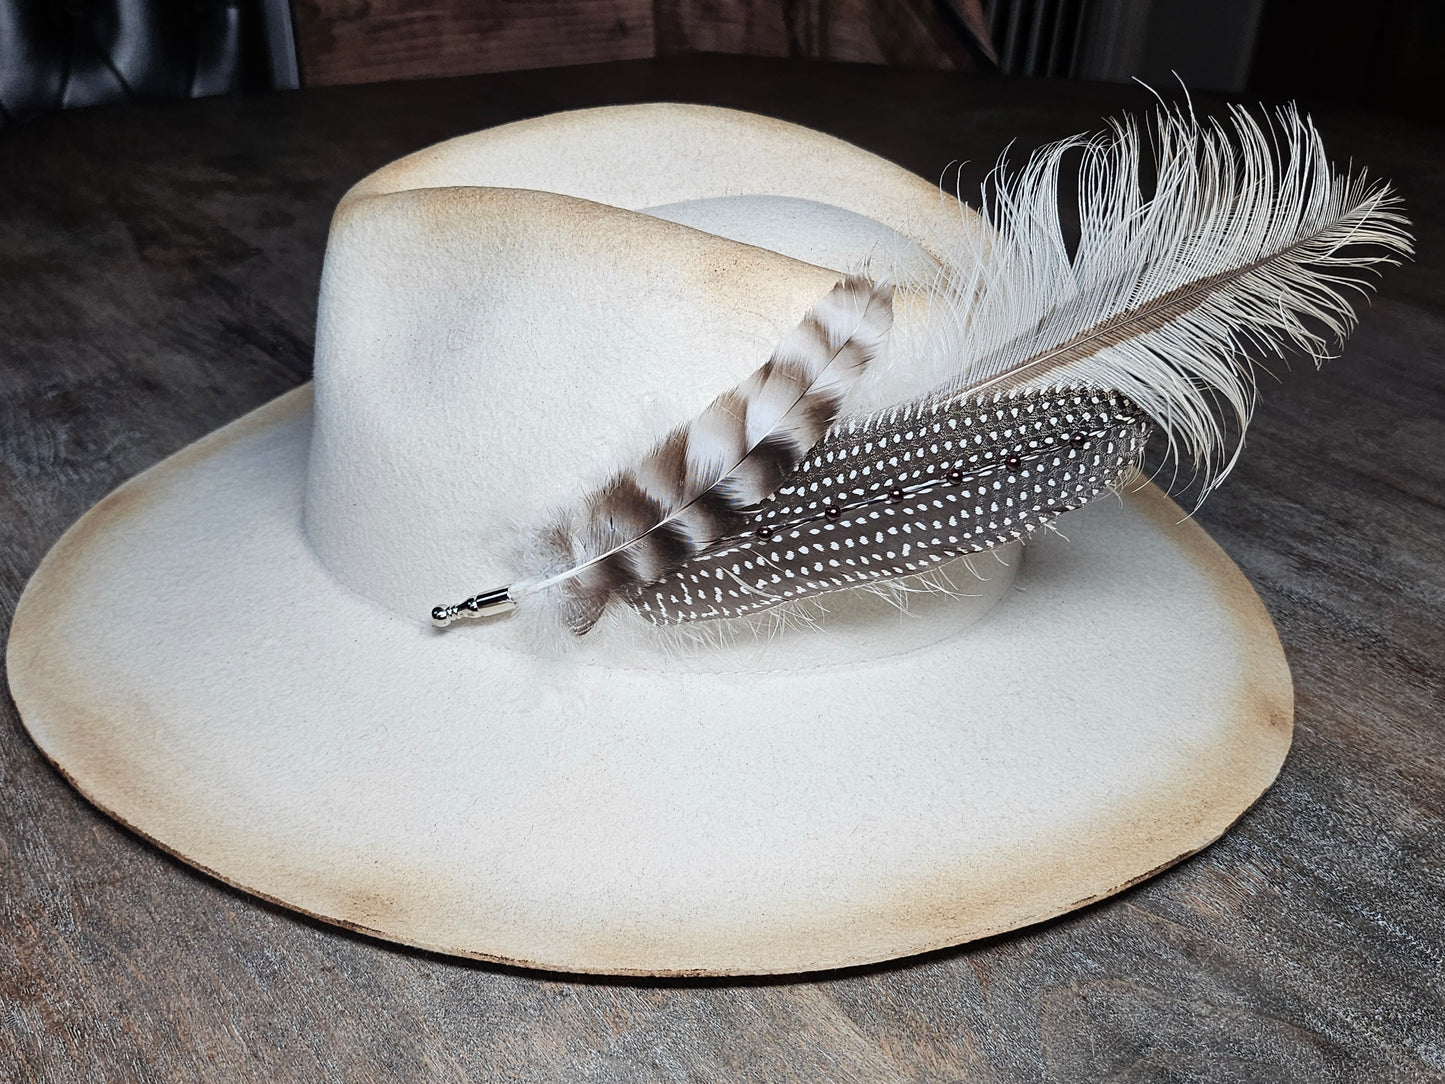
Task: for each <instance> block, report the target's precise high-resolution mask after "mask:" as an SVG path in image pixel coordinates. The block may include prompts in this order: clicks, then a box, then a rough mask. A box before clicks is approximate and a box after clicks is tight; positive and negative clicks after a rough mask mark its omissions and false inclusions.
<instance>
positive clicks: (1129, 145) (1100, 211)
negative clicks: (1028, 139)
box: [924, 107, 1412, 491]
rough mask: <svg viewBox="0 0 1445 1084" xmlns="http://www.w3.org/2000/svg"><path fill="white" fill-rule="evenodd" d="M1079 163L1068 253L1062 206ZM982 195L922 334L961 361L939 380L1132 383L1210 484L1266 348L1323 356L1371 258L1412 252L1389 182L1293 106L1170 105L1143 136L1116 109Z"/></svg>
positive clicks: (1238, 434)
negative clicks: (1355, 162) (1361, 169)
mask: <svg viewBox="0 0 1445 1084" xmlns="http://www.w3.org/2000/svg"><path fill="white" fill-rule="evenodd" d="M1146 142H1147V143H1148V144H1152V153H1148V151H1146ZM1071 163H1073V164H1072V165H1071ZM1151 164H1152V167H1153V174H1154V178H1155V179H1154V188H1153V192H1152V194H1146V176H1147V173H1148V171H1149V167H1150V165H1151ZM1070 169H1073V170H1076V171H1077V181H1078V214H1079V227H1080V229H1079V238H1078V245H1077V249H1076V251H1075V252H1074V253H1073V254H1072V255H1071V254H1070V252H1069V249H1068V245H1067V243H1066V240H1065V231H1064V228H1063V225H1062V216H1061V209H1060V190H1061V187H1066V186H1063V185H1061V181H1062V180H1063V179H1064V175H1065V173H1066V171H1067V170H1070ZM982 213H983V216H984V218H985V220H986V222H987V223H988V225H989V226H990V227H991V229H988V230H984V231H981V232H979V233H977V234H972V235H971V234H963V235H961V236H962V237H963V238H964V239H963V241H962V242H960V245H961V247H959V248H956V249H955V250H954V251H953V252H952V253H950V259H949V260H948V261H947V267H946V270H945V271H944V273H943V274H942V275H941V276H940V279H939V280H938V281H937V282H935V283H932V284H930V286H931V289H932V290H933V292H934V293H935V304H934V310H933V320H932V322H933V325H934V327H933V329H932V334H931V335H930V336H928V337H927V339H926V340H925V346H924V348H925V349H927V350H929V351H935V352H942V353H943V354H944V355H945V356H951V357H957V358H959V359H961V360H962V362H963V364H962V366H961V368H960V370H959V372H958V374H957V375H956V376H955V377H954V378H953V379H952V380H951V381H949V382H948V383H947V384H946V385H945V386H944V387H943V388H942V389H941V390H940V391H939V392H938V394H940V395H950V394H953V393H955V392H957V391H960V390H968V391H973V392H984V391H997V390H1005V389H1008V388H1013V387H1021V386H1029V387H1046V386H1051V385H1058V384H1065V383H1066V384H1085V385H1089V386H1092V387H1098V388H1109V389H1113V390H1116V391H1119V392H1121V393H1123V394H1124V395H1126V396H1127V397H1128V398H1129V399H1131V400H1132V401H1133V402H1135V403H1137V404H1138V405H1139V406H1140V407H1141V408H1142V409H1143V410H1144V411H1145V412H1146V413H1147V414H1148V415H1149V416H1150V417H1151V418H1152V419H1153V420H1154V422H1155V423H1156V424H1157V425H1158V426H1159V428H1160V430H1161V431H1162V432H1163V434H1164V436H1165V439H1166V441H1167V442H1168V447H1169V450H1170V452H1171V453H1172V454H1173V455H1175V456H1176V457H1179V458H1182V459H1185V460H1187V461H1189V462H1191V463H1192V464H1193V465H1194V466H1195V467H1196V468H1198V469H1199V470H1201V471H1202V472H1203V475H1204V482H1205V489H1206V491H1207V490H1208V488H1210V487H1212V486H1213V485H1215V484H1217V483H1218V482H1219V480H1220V479H1222V478H1223V477H1224V475H1225V474H1227V473H1228V471H1229V469H1230V468H1231V467H1232V466H1233V464H1234V462H1235V460H1236V458H1237V456H1238V453H1239V448H1240V446H1241V445H1242V442H1243V436H1244V430H1245V428H1246V426H1247V425H1248V423H1249V419H1250V416H1251V414H1252V412H1253V408H1254V402H1255V396H1256V387H1255V368H1254V367H1255V365H1256V364H1257V363H1258V362H1259V361H1260V360H1262V359H1267V358H1270V357H1275V358H1280V357H1284V356H1286V354H1287V353H1288V352H1290V351H1292V350H1300V351H1303V352H1304V353H1306V354H1307V355H1309V356H1310V357H1311V358H1312V359H1313V360H1314V362H1315V363H1316V364H1317V365H1318V364H1319V363H1320V362H1321V361H1322V360H1323V359H1324V358H1325V357H1327V356H1328V355H1329V353H1330V352H1331V351H1333V350H1335V349H1337V347H1338V346H1339V344H1340V343H1342V342H1343V340H1344V338H1345V336H1346V335H1348V333H1349V331H1350V330H1351V328H1352V327H1353V326H1354V323H1355V319H1356V317H1355V311H1354V308H1353V307H1352V304H1351V302H1352V301H1353V300H1356V299H1357V298H1358V297H1359V296H1361V295H1364V294H1365V293H1367V290H1368V287H1369V285H1370V284H1371V280H1372V275H1373V273H1374V272H1375V271H1376V270H1377V269H1378V268H1379V267H1380V266H1381V265H1383V264H1395V263H1398V262H1399V260H1400V258H1401V257H1402V256H1405V255H1408V254H1409V253H1410V252H1411V251H1412V242H1411V238H1410V235H1409V233H1408V225H1409V223H1408V220H1407V219H1406V218H1405V216H1404V214H1403V213H1402V211H1401V205H1400V201H1399V200H1398V199H1397V198H1396V196H1395V195H1394V192H1393V190H1392V189H1391V188H1390V186H1389V185H1388V184H1385V183H1383V182H1378V181H1371V180H1370V179H1368V178H1367V177H1366V175H1365V174H1363V173H1360V174H1358V175H1356V176H1353V177H1351V176H1349V175H1344V174H1339V173H1336V172H1335V171H1334V170H1333V169H1332V168H1331V166H1330V163H1329V161H1328V159H1327V158H1326V157H1325V153H1324V148H1323V146H1322V144H1321V142H1320V136H1319V133H1318V132H1317V131H1316V130H1315V128H1314V126H1313V125H1312V124H1311V123H1310V121H1309V120H1308V119H1307V118H1305V117H1302V116H1301V115H1300V114H1299V112H1298V111H1297V110H1296V109H1294V108H1292V107H1291V108H1285V109H1281V110H1280V111H1279V112H1278V113H1276V114H1275V117H1274V120H1273V123H1272V124H1270V125H1269V126H1268V127H1262V126H1261V125H1260V124H1259V123H1258V122H1257V121H1255V120H1254V118H1253V117H1251V116H1250V115H1249V114H1248V113H1246V112H1245V111H1244V110H1242V109H1238V108H1233V109H1232V110H1231V112H1230V115H1229V118H1228V120H1227V121H1214V120H1211V121H1208V122H1206V123H1201V122H1200V121H1199V120H1197V119H1196V118H1195V117H1194V115H1193V114H1192V113H1190V112H1187V111H1183V110H1179V109H1172V108H1168V107H1163V108H1161V109H1160V111H1159V114H1158V117H1157V119H1156V122H1155V124H1154V125H1153V128H1152V130H1151V131H1149V132H1148V133H1147V139H1146V134H1145V133H1144V132H1141V130H1140V128H1139V126H1138V125H1137V124H1135V123H1134V122H1133V121H1131V120H1118V121H1113V122H1111V124H1110V127H1109V130H1108V131H1107V132H1105V133H1103V134H1100V135H1093V136H1089V135H1080V136H1076V137H1074V138H1071V139H1066V140H1063V141H1061V142H1059V143H1055V144H1053V145H1051V146H1048V147H1044V148H1043V149H1041V150H1039V151H1037V152H1036V153H1035V154H1034V155H1033V156H1032V157H1031V158H1030V159H1029V161H1028V162H1027V164H1025V165H1024V167H1023V168H1022V170H1020V171H1019V172H1017V173H1011V172H1010V171H1009V169H1008V166H1007V163H1006V162H1001V163H1000V164H999V166H998V168H997V169H996V170H995V171H994V174H993V176H992V178H991V183H990V184H989V185H988V186H987V187H986V197H985V200H984V205H983V208H982ZM1231 431H1232V432H1233V437H1231ZM1231 441H1233V448H1231V447H1230V445H1231Z"/></svg>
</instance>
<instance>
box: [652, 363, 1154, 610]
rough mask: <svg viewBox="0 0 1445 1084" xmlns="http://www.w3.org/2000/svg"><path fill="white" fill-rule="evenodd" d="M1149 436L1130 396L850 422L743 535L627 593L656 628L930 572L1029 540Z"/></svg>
mask: <svg viewBox="0 0 1445 1084" xmlns="http://www.w3.org/2000/svg"><path fill="white" fill-rule="evenodd" d="M1148 435H1149V422H1148V419H1147V417H1146V416H1145V415H1144V413H1143V412H1142V411H1141V410H1139V408H1138V407H1136V406H1135V405H1134V404H1133V403H1132V402H1131V401H1129V400H1128V399H1126V398H1125V397H1124V396H1122V395H1119V394H1117V393H1112V392H1104V391H1095V390H1092V389H1086V388H1051V389H1045V390H1029V391H1023V390H1020V391H1013V392H1006V393H1002V394H999V395H988V396H985V397H983V398H977V397H971V396H966V395H960V396H958V397H955V398H952V399H943V400H938V401H931V402H930V401H926V400H925V401H917V402H914V403H910V404H906V405H903V406H899V407H894V408H891V409H888V410H883V411H879V412H877V413H874V414H871V415H866V416H863V417H857V418H852V419H847V420H845V421H843V422H840V423H839V424H838V425H836V426H834V427H833V428H832V429H830V430H829V432H828V434H827V435H826V436H825V437H824V438H823V439H822V440H821V441H820V442H819V443H818V444H817V445H816V446H815V447H814V448H813V449H812V450H811V451H810V452H809V453H808V455H807V457H806V458H805V459H804V460H803V462H802V463H801V464H800V465H799V467H798V469H797V470H796V471H795V472H794V473H793V474H792V475H791V476H789V477H788V478H787V479H786V480H785V481H784V483H783V485H782V486H781V487H779V489H778V490H777V492H776V493H775V494H774V495H773V496H771V497H770V498H768V499H767V500H765V501H763V502H761V503H760V504H759V505H758V506H757V508H756V511H755V512H754V514H753V515H752V517H751V518H750V519H749V520H748V522H747V524H746V527H745V529H744V530H743V531H741V532H739V533H736V534H734V535H733V536H731V537H728V538H725V539H722V540H721V541H719V542H718V543H716V544H714V545H713V546H711V547H709V548H708V549H706V550H704V551H702V552H701V553H698V554H696V555H694V556H693V557H692V558H691V559H689V560H687V561H685V562H683V563H682V564H680V565H679V566H678V567H676V568H675V569H673V570H672V571H671V572H669V573H668V574H667V575H665V576H663V577H662V578H660V579H658V580H656V581H654V582H653V583H651V584H649V585H647V586H646V587H644V588H642V589H641V590H640V591H637V592H636V593H633V594H630V595H629V599H628V600H629V602H630V603H631V605H632V606H633V608H634V609H636V610H637V611H638V612H639V613H641V614H642V615H643V616H645V617H646V618H648V619H649V620H650V621H652V622H654V623H656V624H660V625H672V624H679V623H682V622H687V621H706V620H712V619H716V618H729V617H741V616H745V615H747V614H750V613H754V612H756V611H759V610H764V609H767V608H769V607H772V606H777V605H779V604H781V603H787V602H793V601H796V600H798V599H804V598H809V597H811V596H814V595H820V594H824V593H826V592H830V591H838V590H842V589H845V588H850V587H856V586H858V585H860V584H865V583H869V582H872V581H877V580H883V579H889V578H894V577H899V576H910V575H914V574H916V573H920V572H926V571H928V570H930V569H932V568H935V567H937V566H938V565H940V564H942V563H943V562H944V561H948V560H952V559H953V558H956V557H960V556H963V555H966V554H970V553H977V552H979V551H981V550H985V549H989V548H992V547H994V546H998V545H1001V544H1003V543H1006V542H1010V541H1013V540H1015V539H1020V538H1025V537H1027V536H1028V535H1029V534H1031V533H1032V532H1033V531H1036V530H1038V529H1039V528H1040V527H1042V526H1044V525H1045V524H1047V523H1048V522H1049V521H1050V520H1052V519H1054V518H1055V517H1057V516H1058V515H1060V514H1062V513H1063V512H1066V511H1069V510H1070V509H1073V508H1077V507H1079V506H1080V505H1082V504H1085V503H1086V502H1088V501H1090V500H1092V499H1093V498H1095V497H1097V496H1098V495H1099V494H1101V493H1103V492H1105V491H1106V490H1108V489H1109V488H1110V487H1111V486H1113V485H1115V484H1116V483H1117V482H1118V481H1119V480H1120V479H1121V478H1122V477H1124V476H1125V475H1126V474H1128V473H1129V472H1130V471H1132V470H1133V469H1134V468H1135V467H1136V466H1137V464H1138V462H1139V458H1140V456H1141V455H1142V453H1143V448H1144V443H1145V441H1146V440H1147V438H1148Z"/></svg>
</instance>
